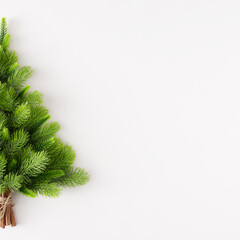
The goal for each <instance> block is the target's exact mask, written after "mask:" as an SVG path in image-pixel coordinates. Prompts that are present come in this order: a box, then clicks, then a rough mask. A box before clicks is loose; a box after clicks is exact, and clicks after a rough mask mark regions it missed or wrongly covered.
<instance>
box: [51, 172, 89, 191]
mask: <svg viewBox="0 0 240 240" xmlns="http://www.w3.org/2000/svg"><path fill="white" fill-rule="evenodd" d="M88 181H89V175H88V173H87V172H86V171H85V170H84V169H82V168H75V169H74V168H69V169H66V170H65V175H64V176H63V177H61V178H59V179H57V180H56V182H57V183H58V184H59V185H60V186H62V187H76V186H78V185H83V184H86V183H87V182H88Z"/></svg>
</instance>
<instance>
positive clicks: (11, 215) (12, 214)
mask: <svg viewBox="0 0 240 240" xmlns="http://www.w3.org/2000/svg"><path fill="white" fill-rule="evenodd" d="M12 207H13V206H12V205H10V219H11V226H12V227H15V226H16V225H17V224H16V219H15V215H14V212H13V210H12Z"/></svg>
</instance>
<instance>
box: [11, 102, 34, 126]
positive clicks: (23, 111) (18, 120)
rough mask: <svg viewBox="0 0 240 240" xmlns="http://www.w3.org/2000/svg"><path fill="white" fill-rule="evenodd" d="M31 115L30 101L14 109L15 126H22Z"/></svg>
mask: <svg viewBox="0 0 240 240" xmlns="http://www.w3.org/2000/svg"><path fill="white" fill-rule="evenodd" d="M29 117H30V107H29V105H28V103H22V104H21V105H19V106H17V108H16V109H15V110H14V112H13V114H12V117H11V120H12V125H13V126H14V127H20V126H22V125H23V124H24V123H25V122H26V121H27V120H28V119H29Z"/></svg>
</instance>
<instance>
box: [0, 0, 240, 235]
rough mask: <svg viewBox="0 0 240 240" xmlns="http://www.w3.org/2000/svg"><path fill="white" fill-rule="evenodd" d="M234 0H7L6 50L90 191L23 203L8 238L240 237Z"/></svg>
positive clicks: (239, 24) (239, 20)
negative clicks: (13, 54)
mask: <svg viewBox="0 0 240 240" xmlns="http://www.w3.org/2000/svg"><path fill="white" fill-rule="evenodd" d="M239 9H240V2H239V1H237V0H236V1H231V0H228V1H227V0H226V1H219V0H216V1H213V0H206V1H192V0H189V1H187V0H183V1H178V0H175V1H173V0H172V1H171V0H170V1H167V0H165V1H161V0H155V1H153V0H145V1H142V0H135V1H130V0H119V1H115V0H108V1H107V0H102V1H97V0H95V1H94V0H88V1H77V0H75V1H73V0H69V1H57V0H55V1H50V0H48V1H46V0H41V1H32V0H21V1H19V0H18V1H17V0H11V1H4V2H2V4H1V9H0V16H5V17H6V18H7V20H8V23H9V32H10V33H11V34H12V44H11V47H12V49H15V50H16V51H17V52H18V53H19V57H20V61H21V63H22V64H23V65H31V66H32V67H33V68H34V69H35V74H34V77H33V78H31V80H30V81H29V82H28V83H29V84H30V85H31V86H32V89H38V90H40V91H42V92H43V93H44V94H45V105H46V106H48V107H49V109H50V113H51V115H52V120H58V121H59V122H60V124H61V126H62V130H61V136H62V138H63V139H64V140H65V141H66V142H68V143H70V144H71V145H72V146H73V147H74V149H75V150H76V152H77V159H76V163H75V165H77V166H81V167H84V168H86V169H87V170H88V171H89V173H90V174H91V181H90V183H89V184H88V185H86V186H83V187H79V188H75V189H69V190H66V191H64V192H63V195H62V197H61V198H59V199H45V198H41V197H40V198H37V199H28V198H26V197H24V196H21V195H16V196H15V201H16V206H15V213H16V218H17V222H18V226H17V227H16V228H6V229H5V230H1V231H0V236H1V239H18V240H30V239H33V238H34V239H35V240H39V239H64V240H65V239H84V240H96V239H104V240H118V239H119V240H123V239H124V240H142V239H143V240H146V239H150V240H155V239H156V240H160V239H161V240H192V239H194V240H202V239H204V240H212V239H218V240H221V239H227V240H229V239H231V240H235V239H239V238H240V228H239V226H240V151H239V147H240V14H239Z"/></svg>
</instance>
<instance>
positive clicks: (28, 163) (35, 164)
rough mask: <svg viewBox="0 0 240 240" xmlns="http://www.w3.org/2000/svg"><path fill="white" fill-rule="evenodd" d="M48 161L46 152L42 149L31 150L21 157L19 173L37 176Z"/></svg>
mask: <svg viewBox="0 0 240 240" xmlns="http://www.w3.org/2000/svg"><path fill="white" fill-rule="evenodd" d="M48 162H49V160H48V157H47V154H46V153H45V152H44V151H42V152H33V151H32V152H30V153H29V156H28V157H27V158H24V159H22V162H21V166H20V170H19V173H20V174H21V175H27V176H29V177H31V176H37V175H39V174H40V173H42V172H43V171H44V170H45V168H46V166H47V164H48Z"/></svg>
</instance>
